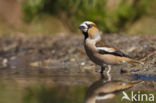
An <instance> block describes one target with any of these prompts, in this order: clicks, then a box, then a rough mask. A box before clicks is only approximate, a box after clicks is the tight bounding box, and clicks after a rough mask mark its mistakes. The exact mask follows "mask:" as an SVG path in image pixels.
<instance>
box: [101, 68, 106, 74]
mask: <svg viewBox="0 0 156 103" xmlns="http://www.w3.org/2000/svg"><path fill="white" fill-rule="evenodd" d="M104 70H105V66H101V71H100V73H101V74H103V71H104Z"/></svg>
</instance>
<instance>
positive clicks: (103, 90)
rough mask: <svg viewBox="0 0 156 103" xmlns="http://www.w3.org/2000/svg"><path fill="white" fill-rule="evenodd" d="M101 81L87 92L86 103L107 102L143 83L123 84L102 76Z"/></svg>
mask: <svg viewBox="0 0 156 103" xmlns="http://www.w3.org/2000/svg"><path fill="white" fill-rule="evenodd" d="M101 77H102V78H101V79H100V80H98V81H96V82H94V83H93V84H92V85H91V86H90V87H89V88H88V90H87V93H86V96H85V103H96V101H105V100H107V99H112V98H114V97H115V96H116V95H117V94H119V93H121V92H122V91H124V90H127V89H129V88H131V87H133V86H135V85H137V84H138V83H141V82H123V81H117V80H112V81H110V80H109V79H110V78H111V77H108V78H107V79H105V77H104V76H103V75H101Z"/></svg>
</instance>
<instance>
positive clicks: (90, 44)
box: [78, 21, 140, 75]
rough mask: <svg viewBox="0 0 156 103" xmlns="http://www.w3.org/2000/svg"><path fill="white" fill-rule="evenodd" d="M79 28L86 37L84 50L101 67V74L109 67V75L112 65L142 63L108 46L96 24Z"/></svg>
mask: <svg viewBox="0 0 156 103" xmlns="http://www.w3.org/2000/svg"><path fill="white" fill-rule="evenodd" d="M78 28H79V29H80V30H81V32H82V34H83V35H84V48H85V51H86V54H87V56H88V57H89V58H90V60H91V61H93V62H94V63H95V64H97V65H99V66H101V71H100V73H101V74H103V71H104V70H105V68H106V67H108V71H107V74H108V75H109V73H110V71H111V66H112V65H119V64H124V63H140V62H139V61H138V60H135V59H133V58H131V57H130V56H129V55H127V54H125V53H123V52H122V51H120V50H118V49H117V48H115V47H113V46H110V45H108V44H107V43H106V42H105V41H104V40H103V39H102V37H101V33H100V31H99V29H98V27H97V25H96V24H95V23H94V22H91V21H84V22H83V23H81V24H80V25H79V26H78Z"/></svg>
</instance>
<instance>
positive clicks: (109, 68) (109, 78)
mask: <svg viewBox="0 0 156 103" xmlns="http://www.w3.org/2000/svg"><path fill="white" fill-rule="evenodd" d="M110 71H111V65H108V71H107V77H108V81H111V75H110Z"/></svg>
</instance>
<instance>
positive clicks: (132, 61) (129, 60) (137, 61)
mask: <svg viewBox="0 0 156 103" xmlns="http://www.w3.org/2000/svg"><path fill="white" fill-rule="evenodd" d="M124 59H125V61H127V62H128V63H137V64H142V65H144V62H142V61H140V60H135V59H131V58H124Z"/></svg>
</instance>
